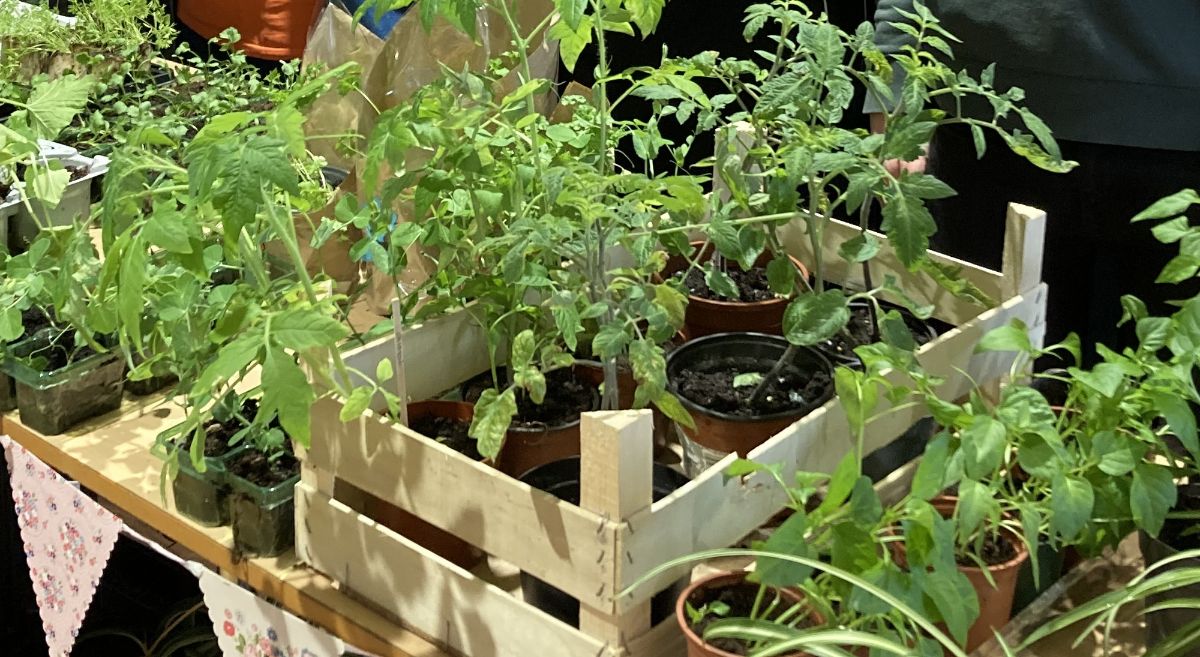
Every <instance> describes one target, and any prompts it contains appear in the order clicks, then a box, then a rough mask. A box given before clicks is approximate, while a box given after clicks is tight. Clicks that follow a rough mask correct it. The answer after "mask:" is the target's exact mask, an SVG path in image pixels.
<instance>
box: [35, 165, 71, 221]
mask: <svg viewBox="0 0 1200 657" xmlns="http://www.w3.org/2000/svg"><path fill="white" fill-rule="evenodd" d="M55 166H56V167H57V168H53V169H51V168H47V167H44V166H31V167H29V168H27V169H25V193H26V194H27V195H28V196H30V197H31V198H35V199H37V200H39V201H41V202H42V204H43V205H45V206H46V207H48V208H52V209H53V208H57V207H58V204H59V203H61V202H62V197H63V193H64V192H66V191H67V185H69V184H70V183H71V172H70V171H67V170H66V169H63V168H61V167H58V166H57V163H55ZM72 219H75V217H72Z"/></svg>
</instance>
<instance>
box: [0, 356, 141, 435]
mask: <svg viewBox="0 0 1200 657" xmlns="http://www.w3.org/2000/svg"><path fill="white" fill-rule="evenodd" d="M50 344H51V335H50V333H49V332H41V333H38V334H37V335H34V336H31V337H29V338H26V339H25V340H22V341H21V342H19V343H17V344H15V345H13V346H12V349H11V350H10V352H9V354H10V356H11V357H10V358H7V359H6V360H5V363H4V371H6V372H7V373H8V375H9V376H11V377H12V378H13V380H14V381H15V382H16V390H17V409H18V410H19V411H20V416H21V423H22V424H24V425H25V426H27V427H29V428H31V429H33V430H35V431H37V432H39V433H42V434H45V435H54V434H60V433H63V432H64V431H66V430H67V429H70V428H71V427H73V426H75V425H76V424H79V423H80V422H82V421H84V420H87V419H89V418H93V417H96V416H97V415H103V414H105V413H108V412H109V411H114V410H116V409H117V408H119V407H120V406H121V392H122V390H123V388H124V383H125V363H124V362H122V361H121V359H120V358H119V357H118V356H117V354H115V353H113V352H111V351H110V352H106V353H100V354H95V355H94V356H90V357H88V358H84V359H83V360H80V361H78V362H74V363H71V364H69V365H67V366H66V367H63V368H60V369H57V370H52V371H49V372H43V371H39V370H35V369H33V368H32V367H29V366H28V365H27V364H25V363H24V362H23V361H21V360H18V359H20V358H26V357H28V356H30V355H31V354H34V353H36V352H37V351H38V350H40V349H44V348H46V347H47V346H49V345H50Z"/></svg>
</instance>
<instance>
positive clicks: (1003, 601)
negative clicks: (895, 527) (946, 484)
mask: <svg viewBox="0 0 1200 657" xmlns="http://www.w3.org/2000/svg"><path fill="white" fill-rule="evenodd" d="M930 504H932V505H933V508H935V509H937V511H938V513H940V514H942V517H943V518H950V517H952V516H953V515H954V509H955V508H956V507H957V506H958V498H956V497H950V496H943V497H936V498H934V499H933V500H930ZM1002 531H1003V532H1004V533H1005V534H1006V535H1007V537H1008V540H1009V542H1011V543H1012V545H1013V547H1014V548H1016V550H1017V554H1016V556H1014V557H1013V558H1012V559H1009V560H1008V561H1006V562H1004V563H1001V564H997V565H994V566H988V568H987V573H990V574H991V577H992V581H994V582H995V586H992V582H989V581H988V576H987V573H985V572H984V570H983V569H981V568H978V567H976V566H959V567H958V570H959V572H961V573H963V574H964V575H966V576H967V580H969V581H970V582H971V586H972V587H973V588H974V589H975V596H976V597H977V598H978V600H979V618H977V619H975V623H974V624H973V625H971V627H970V629H968V630H967V644H966V645H965V646H964V647H963V649H964V650H965V651H966V652H968V653H970V652H972V651H974V650H975V649H976V648H978V647H979V646H981V645H983V644H984V643H986V642H987V641H988V639H990V638H992V636H993V633H992V630H993V629H997V630H998V629H1000V628H1003V627H1004V626H1005V625H1006V624H1008V619H1009V618H1010V617H1011V616H1012V604H1013V596H1014V595H1015V594H1016V591H1017V575H1018V573H1019V572H1020V570H1021V565H1022V564H1024V563H1025V562H1026V561H1027V560H1028V559H1029V549H1028V548H1027V547H1026V546H1025V543H1024V541H1022V540H1021V537H1020V536H1019V535H1018V534H1017V533H1016V532H1014V531H1012V530H1011V529H1009V528H1007V527H1004V528H1003V529H1002ZM892 545H893V546H894V549H895V550H897V551H898V552H899V553H900V558H898V561H901V562H902V561H903V559H902V557H903V554H904V544H903V543H901V542H896V543H893V544H892Z"/></svg>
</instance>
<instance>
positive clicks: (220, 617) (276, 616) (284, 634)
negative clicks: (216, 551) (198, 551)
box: [200, 570, 345, 657]
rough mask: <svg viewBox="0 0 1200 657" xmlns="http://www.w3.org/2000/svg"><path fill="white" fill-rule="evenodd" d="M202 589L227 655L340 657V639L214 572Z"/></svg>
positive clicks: (205, 577)
mask: <svg viewBox="0 0 1200 657" xmlns="http://www.w3.org/2000/svg"><path fill="white" fill-rule="evenodd" d="M200 590H201V591H203V592H204V603H205V604H206V605H208V616H209V619H210V620H211V621H212V624H213V628H214V630H215V631H216V633H217V641H218V643H220V645H221V652H222V654H224V655H225V657H338V656H339V655H341V654H342V652H344V650H345V646H344V644H343V643H342V641H341V639H338V638H336V637H333V636H330V635H329V634H326V633H325V632H322V631H321V630H318V629H317V628H315V627H313V626H311V625H309V624H308V623H306V622H304V621H303V620H301V619H299V618H297V617H295V616H293V615H291V614H289V613H288V612H286V611H284V610H282V609H280V608H279V607H276V606H275V605H273V604H271V603H269V602H267V601H265V600H262V599H260V598H259V597H258V596H256V595H254V594H253V593H251V592H250V591H247V590H245V589H243V588H242V587H240V586H238V585H237V584H235V583H233V582H230V581H228V580H226V579H225V578H223V577H221V576H220V575H217V574H216V573H213V572H211V571H207V570H206V571H204V572H203V573H201V574H200Z"/></svg>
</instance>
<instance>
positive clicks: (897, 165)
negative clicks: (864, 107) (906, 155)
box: [870, 112, 929, 178]
mask: <svg viewBox="0 0 1200 657" xmlns="http://www.w3.org/2000/svg"><path fill="white" fill-rule="evenodd" d="M870 117H871V132H873V133H876V134H882V133H883V132H884V131H885V130H887V115H886V114H884V113H883V112H871V114H870ZM921 151H922V153H923V154H922V155H921V157H918V158H917V159H915V160H911V161H908V160H898V159H897V160H888V161H886V162H884V163H883V166H884V168H885V169H887V172H888V173H890V174H891V175H892V176H894V177H897V178H898V177H900V172H901V171H907V172H908V173H925V165H926V161H927V160H928V158H927V155H928V153H929V144H926V145H924V146H922V147H921Z"/></svg>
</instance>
